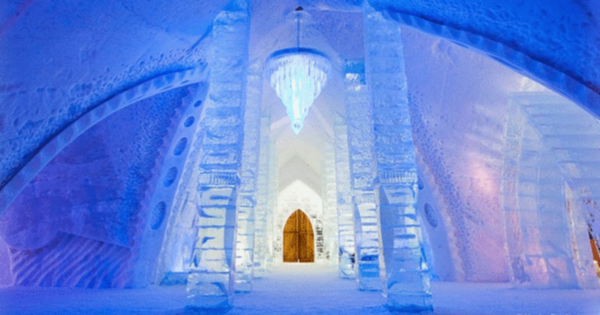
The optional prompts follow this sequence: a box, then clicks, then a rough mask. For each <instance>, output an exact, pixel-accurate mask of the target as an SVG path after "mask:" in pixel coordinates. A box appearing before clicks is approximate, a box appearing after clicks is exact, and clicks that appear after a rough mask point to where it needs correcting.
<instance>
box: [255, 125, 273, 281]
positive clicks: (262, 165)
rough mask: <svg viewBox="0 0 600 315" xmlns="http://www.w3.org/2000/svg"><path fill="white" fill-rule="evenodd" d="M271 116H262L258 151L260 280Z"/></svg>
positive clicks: (257, 266) (257, 255)
mask: <svg viewBox="0 0 600 315" xmlns="http://www.w3.org/2000/svg"><path fill="white" fill-rule="evenodd" d="M270 132H271V116H270V114H266V115H263V116H262V117H261V122H260V149H259V150H260V151H259V158H258V178H257V181H256V192H257V194H256V209H255V210H256V211H255V220H254V222H255V229H254V276H255V277H256V278H262V277H264V275H265V272H266V271H267V267H266V264H267V262H266V260H267V255H268V250H269V248H268V245H267V220H268V211H269V165H270V164H269V157H270V155H271V151H270V149H269V145H270Z"/></svg>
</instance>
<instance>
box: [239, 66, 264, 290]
mask: <svg viewBox="0 0 600 315" xmlns="http://www.w3.org/2000/svg"><path fill="white" fill-rule="evenodd" d="M246 91H247V92H246V111H245V114H244V120H245V123H244V147H243V149H242V176H241V183H240V192H239V195H238V200H237V240H236V260H235V266H236V274H235V290H236V292H250V291H251V290H252V278H253V277H254V272H253V264H254V260H253V257H254V255H253V254H254V209H255V206H256V181H257V179H258V154H259V146H260V119H261V115H260V113H261V95H262V71H261V69H260V67H259V66H258V64H253V65H252V66H250V68H249V69H248V81H247V85H246Z"/></svg>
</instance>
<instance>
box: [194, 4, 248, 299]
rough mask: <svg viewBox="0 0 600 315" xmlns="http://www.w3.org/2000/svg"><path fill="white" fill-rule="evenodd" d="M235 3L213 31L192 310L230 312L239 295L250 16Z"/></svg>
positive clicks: (218, 18)
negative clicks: (237, 269)
mask: <svg viewBox="0 0 600 315" xmlns="http://www.w3.org/2000/svg"><path fill="white" fill-rule="evenodd" d="M248 10H249V8H248V4H247V3H246V2H245V1H234V2H231V3H230V5H229V6H228V9H227V11H222V12H221V13H219V14H218V15H217V17H216V18H215V21H214V26H213V38H214V39H213V43H212V52H211V55H210V56H209V62H210V67H211V74H210V84H211V86H210V91H209V99H208V102H207V104H206V109H205V114H204V117H203V119H202V122H201V123H202V127H203V128H202V132H203V137H204V140H203V143H202V150H201V157H200V165H199V169H200V172H199V176H198V177H199V178H198V193H199V202H198V204H197V205H196V207H197V211H198V214H199V221H198V223H197V226H196V231H197V234H196V240H195V243H194V248H193V253H192V265H191V266H190V272H189V274H188V283H187V298H188V306H187V307H188V308H189V309H223V308H229V307H230V306H231V303H232V298H233V294H234V275H235V274H234V273H235V271H234V270H235V237H236V235H235V227H236V200H237V192H238V189H239V181H240V180H239V171H240V166H241V153H242V152H241V151H242V145H243V131H244V125H243V124H244V107H245V96H246V75H247V74H246V71H247V66H248V65H247V64H248V37H249V36H248V33H249V22H250V18H249V12H248Z"/></svg>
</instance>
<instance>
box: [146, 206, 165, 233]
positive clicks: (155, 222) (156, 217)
mask: <svg viewBox="0 0 600 315" xmlns="http://www.w3.org/2000/svg"><path fill="white" fill-rule="evenodd" d="M166 212H167V204H166V203H165V202H164V201H161V202H159V203H157V204H156V206H155V207H154V211H152V217H151V218H150V228H151V229H153V230H158V228H160V226H161V225H162V222H163V220H164V219H165V214H166Z"/></svg>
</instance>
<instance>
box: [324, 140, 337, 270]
mask: <svg viewBox="0 0 600 315" xmlns="http://www.w3.org/2000/svg"><path fill="white" fill-rule="evenodd" d="M323 168H324V170H325V171H324V172H323V179H322V181H321V183H322V187H321V193H322V194H323V195H324V196H323V221H324V225H323V241H324V245H323V246H324V253H323V259H324V260H326V261H328V262H329V263H331V264H337V262H338V260H339V258H338V257H339V256H338V255H339V249H338V248H339V247H338V225H337V191H336V181H335V147H334V146H333V145H329V146H327V149H326V151H325V163H324V166H323Z"/></svg>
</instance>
